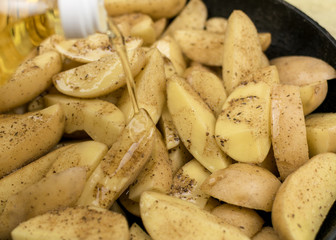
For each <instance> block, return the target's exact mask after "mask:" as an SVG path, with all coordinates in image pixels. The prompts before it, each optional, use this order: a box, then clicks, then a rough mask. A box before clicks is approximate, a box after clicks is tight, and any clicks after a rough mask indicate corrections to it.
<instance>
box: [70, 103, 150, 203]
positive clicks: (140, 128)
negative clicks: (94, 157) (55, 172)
mask: <svg viewBox="0 0 336 240" xmlns="http://www.w3.org/2000/svg"><path fill="white" fill-rule="evenodd" d="M154 132H155V125H154V124H153V122H152V120H151V118H150V117H149V115H148V114H147V113H146V111H145V110H143V109H140V111H139V112H138V113H137V114H135V115H134V117H133V119H132V120H131V121H130V122H129V123H128V125H127V126H126V127H125V128H124V130H123V131H122V133H121V134H120V137H119V139H118V141H117V142H115V143H114V144H113V145H112V147H111V148H110V149H109V151H108V152H107V154H106V155H105V156H104V158H103V160H102V161H101V163H100V164H99V165H98V166H97V168H96V169H95V170H94V172H93V173H92V175H91V176H90V178H89V180H88V181H87V182H86V185H85V188H84V190H83V193H82V195H81V196H80V198H79V200H78V202H77V205H80V206H86V205H92V206H97V207H101V208H106V209H108V208H110V207H111V206H112V204H113V203H114V201H115V200H116V199H117V198H118V197H119V196H120V195H121V194H122V193H123V192H124V191H125V190H126V189H127V188H128V186H129V185H130V184H131V183H132V182H134V180H135V179H136V177H137V176H138V174H139V173H140V171H141V170H142V168H143V167H144V165H145V164H146V162H147V160H148V159H149V156H150V154H151V152H152V145H153V140H154Z"/></svg>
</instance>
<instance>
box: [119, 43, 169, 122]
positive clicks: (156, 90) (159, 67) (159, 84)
mask: <svg viewBox="0 0 336 240" xmlns="http://www.w3.org/2000/svg"><path fill="white" fill-rule="evenodd" d="M165 92H166V76H165V72H164V61H163V58H162V55H161V53H160V52H159V51H158V49H156V48H154V49H152V50H151V52H149V53H147V63H146V65H145V66H144V68H143V70H142V71H141V72H140V73H139V74H138V75H137V77H136V78H135V97H136V100H137V103H138V106H139V108H143V109H145V110H146V111H147V112H148V114H149V115H150V117H151V118H152V120H153V122H154V124H156V123H157V122H158V121H159V119H160V116H161V112H162V108H163V105H164V102H165V100H166V97H165ZM118 107H119V108H120V110H121V111H122V112H123V113H124V116H125V117H126V122H129V121H130V120H131V119H132V117H133V115H134V109H133V106H132V101H131V99H130V97H129V94H128V89H125V90H124V92H123V95H122V96H121V98H120V99H119V101H118Z"/></svg>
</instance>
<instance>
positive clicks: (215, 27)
mask: <svg viewBox="0 0 336 240" xmlns="http://www.w3.org/2000/svg"><path fill="white" fill-rule="evenodd" d="M226 26H227V19H226V18H223V17H212V18H209V19H208V20H207V21H206V22H205V29H206V30H207V31H209V32H215V33H225V30H226Z"/></svg>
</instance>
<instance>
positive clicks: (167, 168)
mask: <svg viewBox="0 0 336 240" xmlns="http://www.w3.org/2000/svg"><path fill="white" fill-rule="evenodd" d="M172 182H173V176H172V163H171V160H170V159H169V156H168V150H167V148H166V145H165V143H164V141H163V139H162V136H161V134H160V132H159V131H158V130H156V131H155V137H154V143H153V149H152V152H151V155H150V157H149V159H148V162H147V163H146V165H145V166H144V167H143V170H142V171H141V172H140V173H139V175H138V177H137V178H136V180H135V181H134V182H133V184H131V185H130V186H129V198H130V199H131V200H133V201H136V202H139V200H140V195H141V194H142V193H143V192H144V191H147V190H155V191H158V192H162V193H168V192H169V190H170V186H171V185H172Z"/></svg>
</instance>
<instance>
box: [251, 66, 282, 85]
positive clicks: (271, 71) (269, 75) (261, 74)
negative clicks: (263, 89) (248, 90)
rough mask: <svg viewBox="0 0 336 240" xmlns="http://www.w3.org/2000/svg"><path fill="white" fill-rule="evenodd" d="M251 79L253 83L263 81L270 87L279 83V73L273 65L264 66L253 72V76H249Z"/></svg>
mask: <svg viewBox="0 0 336 240" xmlns="http://www.w3.org/2000/svg"><path fill="white" fill-rule="evenodd" d="M251 78H252V79H253V81H256V82H259V81H263V82H265V83H267V84H268V85H270V86H272V85H273V84H279V83H280V79H279V72H278V70H277V68H276V66H274V65H271V66H266V67H263V68H260V69H258V70H256V71H255V72H253V74H251Z"/></svg>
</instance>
